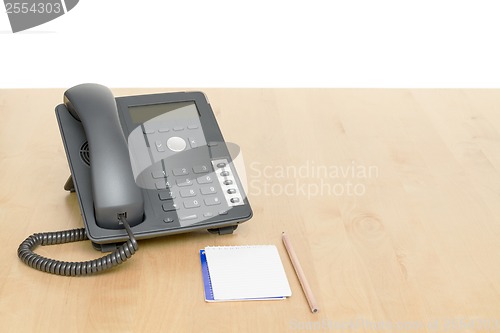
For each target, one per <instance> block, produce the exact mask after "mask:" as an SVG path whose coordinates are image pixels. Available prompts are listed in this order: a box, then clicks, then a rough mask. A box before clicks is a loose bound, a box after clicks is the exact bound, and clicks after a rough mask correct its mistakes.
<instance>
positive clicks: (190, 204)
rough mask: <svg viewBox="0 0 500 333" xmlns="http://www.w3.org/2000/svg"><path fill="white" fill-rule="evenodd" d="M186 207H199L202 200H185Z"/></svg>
mask: <svg viewBox="0 0 500 333" xmlns="http://www.w3.org/2000/svg"><path fill="white" fill-rule="evenodd" d="M184 207H186V208H188V209H190V208H197V207H200V202H199V201H198V200H196V199H194V200H187V201H184Z"/></svg>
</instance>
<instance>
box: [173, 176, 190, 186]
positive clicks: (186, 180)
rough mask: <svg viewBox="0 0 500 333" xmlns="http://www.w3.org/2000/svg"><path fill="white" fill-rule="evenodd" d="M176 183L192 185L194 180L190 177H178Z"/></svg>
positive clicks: (178, 184)
mask: <svg viewBox="0 0 500 333" xmlns="http://www.w3.org/2000/svg"><path fill="white" fill-rule="evenodd" d="M175 183H176V184H177V186H191V185H192V184H193V181H192V180H191V179H189V178H185V179H176V180H175Z"/></svg>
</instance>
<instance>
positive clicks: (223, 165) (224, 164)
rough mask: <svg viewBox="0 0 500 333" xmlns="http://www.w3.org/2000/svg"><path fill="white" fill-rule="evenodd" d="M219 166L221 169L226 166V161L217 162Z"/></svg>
mask: <svg viewBox="0 0 500 333" xmlns="http://www.w3.org/2000/svg"><path fill="white" fill-rule="evenodd" d="M217 167H218V168H221V169H222V168H225V167H226V163H224V162H220V163H217Z"/></svg>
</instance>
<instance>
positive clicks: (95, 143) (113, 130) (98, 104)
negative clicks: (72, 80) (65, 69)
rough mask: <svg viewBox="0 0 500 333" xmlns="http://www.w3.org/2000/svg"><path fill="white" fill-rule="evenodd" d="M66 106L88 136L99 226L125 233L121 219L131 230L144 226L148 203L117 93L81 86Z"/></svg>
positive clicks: (67, 94) (68, 97) (67, 97)
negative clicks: (138, 178)
mask: <svg viewBox="0 0 500 333" xmlns="http://www.w3.org/2000/svg"><path fill="white" fill-rule="evenodd" d="M64 104H65V105H66V107H67V109H68V111H69V112H70V113H71V115H72V116H73V117H75V118H76V119H78V120H80V121H81V123H82V125H83V128H84V130H85V134H86V136H87V140H88V144H89V152H90V160H91V171H90V174H91V183H92V184H91V185H92V195H93V198H94V210H95V219H96V223H97V225H99V226H100V227H102V228H106V229H121V228H123V226H121V225H120V223H119V218H120V216H125V217H126V218H127V221H128V223H129V224H130V226H134V225H137V224H139V223H141V222H142V220H143V215H144V199H143V197H142V193H141V190H140V188H139V187H138V186H137V184H136V183H135V180H134V177H133V173H132V167H131V164H130V157H129V152H128V148H127V141H126V139H125V136H124V134H123V130H122V127H121V125H120V120H119V118H118V111H117V107H116V102H115V98H114V96H113V93H112V92H111V90H109V89H108V88H107V87H105V86H102V85H98V84H90V83H87V84H81V85H78V86H75V87H73V88H70V89H68V90H67V91H66V92H65V94H64Z"/></svg>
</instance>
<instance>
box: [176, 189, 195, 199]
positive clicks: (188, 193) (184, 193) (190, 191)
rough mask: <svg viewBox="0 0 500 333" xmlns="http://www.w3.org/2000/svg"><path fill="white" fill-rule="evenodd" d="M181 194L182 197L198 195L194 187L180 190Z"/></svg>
mask: <svg viewBox="0 0 500 333" xmlns="http://www.w3.org/2000/svg"><path fill="white" fill-rule="evenodd" d="M179 195H180V196H181V197H182V198H189V197H194V196H196V191H195V190H193V189H182V190H180V191H179Z"/></svg>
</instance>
